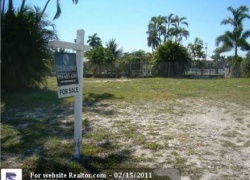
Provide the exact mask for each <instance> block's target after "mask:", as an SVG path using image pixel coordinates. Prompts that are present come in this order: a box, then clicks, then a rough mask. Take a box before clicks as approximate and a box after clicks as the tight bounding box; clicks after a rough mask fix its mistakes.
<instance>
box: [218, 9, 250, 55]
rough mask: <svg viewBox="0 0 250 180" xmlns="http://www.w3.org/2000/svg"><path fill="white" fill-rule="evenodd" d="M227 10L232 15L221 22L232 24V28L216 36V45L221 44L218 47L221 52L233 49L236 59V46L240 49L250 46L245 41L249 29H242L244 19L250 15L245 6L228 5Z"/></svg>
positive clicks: (249, 35) (249, 34) (249, 33)
mask: <svg viewBox="0 0 250 180" xmlns="http://www.w3.org/2000/svg"><path fill="white" fill-rule="evenodd" d="M228 11H230V12H231V13H232V15H233V17H232V18H231V17H228V18H226V19H224V20H223V21H222V22H221V24H223V25H226V24H230V25H232V26H233V30H232V31H226V32H225V33H224V34H223V35H221V36H219V37H217V39H216V45H217V46H218V45H220V44H222V45H221V47H220V48H219V49H220V51H222V52H226V51H231V50H232V49H234V53H235V55H234V56H235V59H236V58H237V56H238V52H237V51H238V47H241V49H242V50H249V48H250V45H249V43H248V42H247V39H248V38H249V37H250V30H246V31H244V28H243V23H242V22H243V20H244V19H250V15H249V13H248V11H249V9H248V8H247V7H246V6H240V7H239V8H237V9H234V8H232V7H231V6H230V7H228Z"/></svg>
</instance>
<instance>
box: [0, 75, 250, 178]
mask: <svg viewBox="0 0 250 180" xmlns="http://www.w3.org/2000/svg"><path fill="white" fill-rule="evenodd" d="M83 94H84V100H83V119H84V120H83V143H82V152H81V159H80V160H75V159H74V158H73V143H74V142H73V131H74V130H73V124H74V121H73V118H74V117H73V112H74V110H73V104H74V99H73V98H72V97H70V98H63V99H58V97H57V84H56V79H55V78H49V79H48V87H47V88H46V89H42V90H37V91H30V92H26V93H23V92H20V93H15V94H2V99H1V116H2V117H1V167H2V168H22V169H23V174H24V179H28V178H29V176H30V172H36V173H51V172H54V173H56V172H75V173H79V172H90V173H96V172H106V171H110V170H104V169H107V168H135V167H137V168H177V169H180V171H181V175H182V176H187V177H191V178H195V179H196V178H200V177H204V174H206V175H209V174H210V175H211V174H212V175H214V176H215V177H217V178H225V179H226V178H229V179H230V178H232V177H233V178H239V177H241V176H242V174H240V169H242V168H243V169H244V168H245V165H244V163H243V164H240V165H239V164H234V163H233V162H231V161H228V162H227V161H226V162H225V163H227V164H226V165H225V168H228V167H230V168H232V169H233V170H234V173H231V174H230V173H228V174H223V170H224V169H223V167H222V166H219V164H220V158H221V159H223V158H224V156H225V154H228V153H229V154H230V153H233V151H237V153H238V154H240V153H242V156H241V158H242V159H244V156H245V154H247V153H248V151H249V147H250V146H249V139H250V134H249V131H248V130H247V129H249V127H250V120H249V117H248V115H249V111H250V110H249V109H250V103H249V102H250V79H203V80H197V79H195V80H193V79H165V78H149V79H118V80H116V79H92V78H89V79H84V93H83ZM217 114H220V117H219V116H217ZM197 115H199V116H197ZM209 117H211V118H210V119H211V121H210V119H209ZM213 117H215V118H213ZM195 118H197V121H195ZM233 118H234V119H233ZM200 119H202V120H203V121H201V122H204V123H208V124H209V123H211V124H209V126H211V129H210V130H211V131H209V132H208V131H206V127H207V126H206V124H202V123H197V122H198V121H199V120H200ZM217 120H218V121H219V123H218V124H219V125H220V126H214V129H212V128H213V125H215V124H216V123H217ZM213 123H214V124H213ZM201 124H202V125H201ZM225 124H226V125H225ZM230 127H231V129H230ZM202 128H204V129H202ZM232 128H233V129H232ZM218 129H219V130H223V132H222V133H219V134H218V132H219V131H218ZM198 132H200V133H198ZM211 132H214V134H212V135H211ZM203 133H204V134H203ZM216 133H217V134H216ZM210 136H211V137H210ZM214 137H216V138H215V139H214V141H211V139H212V138H214ZM194 138H197V139H196V141H192V139H194ZM247 139H248V141H247ZM205 142H206V143H205ZM178 143H179V144H178ZM195 147H196V148H195ZM199 147H200V148H201V149H200V151H198V149H199ZM213 147H214V150H215V152H213V151H212V150H210V149H209V148H213ZM231 150H232V151H231ZM218 153H219V155H218ZM189 157H190V158H189ZM208 158H209V159H208ZM211 162H213V163H211ZM216 163H217V164H216ZM234 165H235V166H234ZM210 166H211V167H212V166H213V167H217V168H210V169H209V170H207V171H205V170H204V169H206V167H210ZM237 167H238V168H239V169H235V168H237ZM230 168H229V169H230ZM238 172H239V173H238ZM243 175H244V174H243ZM243 177H244V176H243ZM159 178H160V177H159ZM159 178H158V179H159Z"/></svg>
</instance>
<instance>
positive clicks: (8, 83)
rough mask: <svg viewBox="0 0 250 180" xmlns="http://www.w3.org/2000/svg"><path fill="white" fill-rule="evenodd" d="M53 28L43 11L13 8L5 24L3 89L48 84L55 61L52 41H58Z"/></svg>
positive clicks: (2, 68)
mask: <svg viewBox="0 0 250 180" xmlns="http://www.w3.org/2000/svg"><path fill="white" fill-rule="evenodd" d="M51 26H52V27H53V25H52V24H50V22H49V21H46V19H45V17H44V16H43V17H41V13H40V11H39V8H37V7H35V8H34V9H31V8H28V7H27V8H25V10H24V11H22V12H20V11H15V10H14V9H12V8H11V9H9V10H8V11H7V12H6V13H5V14H4V15H3V21H2V62H1V70H2V76H1V82H2V88H3V89H5V90H7V91H16V90H21V89H27V88H34V87H39V86H40V85H41V84H45V83H46V78H45V77H46V75H47V74H48V73H49V72H50V63H49V61H47V60H46V59H50V58H51V52H50V49H49V47H48V41H49V40H50V39H56V38H57V36H56V34H55V31H54V30H51V28H50V29H47V28H48V27H51Z"/></svg>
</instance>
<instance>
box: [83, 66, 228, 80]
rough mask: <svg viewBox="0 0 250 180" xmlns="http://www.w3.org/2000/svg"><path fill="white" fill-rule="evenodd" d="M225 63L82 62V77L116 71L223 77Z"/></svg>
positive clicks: (130, 74)
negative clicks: (117, 65) (101, 63)
mask: <svg viewBox="0 0 250 180" xmlns="http://www.w3.org/2000/svg"><path fill="white" fill-rule="evenodd" d="M225 67H226V66H225V64H223V63H217V64H216V65H215V64H214V63H213V62H205V63H204V62H203V64H202V65H201V64H198V63H196V62H192V63H185V62H161V63H155V64H150V63H147V62H143V63H139V62H131V63H124V64H120V65H119V67H118V68H115V66H114V65H111V64H109V65H107V64H103V65H91V64H90V63H88V62H84V77H92V76H94V77H105V78H114V77H116V75H117V74H116V73H117V72H118V76H119V77H128V78H141V77H145V78H146V77H190V78H192V77H198V78H199V77H205V76H207V77H213V76H214V77H217V76H220V77H222V76H223V77H224V76H225V75H226V74H227V71H228V69H227V68H225Z"/></svg>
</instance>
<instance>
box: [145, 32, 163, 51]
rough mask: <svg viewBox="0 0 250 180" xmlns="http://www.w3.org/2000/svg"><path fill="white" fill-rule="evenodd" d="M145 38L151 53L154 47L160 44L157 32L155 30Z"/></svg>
mask: <svg viewBox="0 0 250 180" xmlns="http://www.w3.org/2000/svg"><path fill="white" fill-rule="evenodd" d="M147 39H148V46H149V47H152V53H153V51H154V49H156V48H157V47H158V46H159V45H160V42H161V39H160V38H159V37H158V34H157V33H156V32H152V33H149V36H148V38H147Z"/></svg>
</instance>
